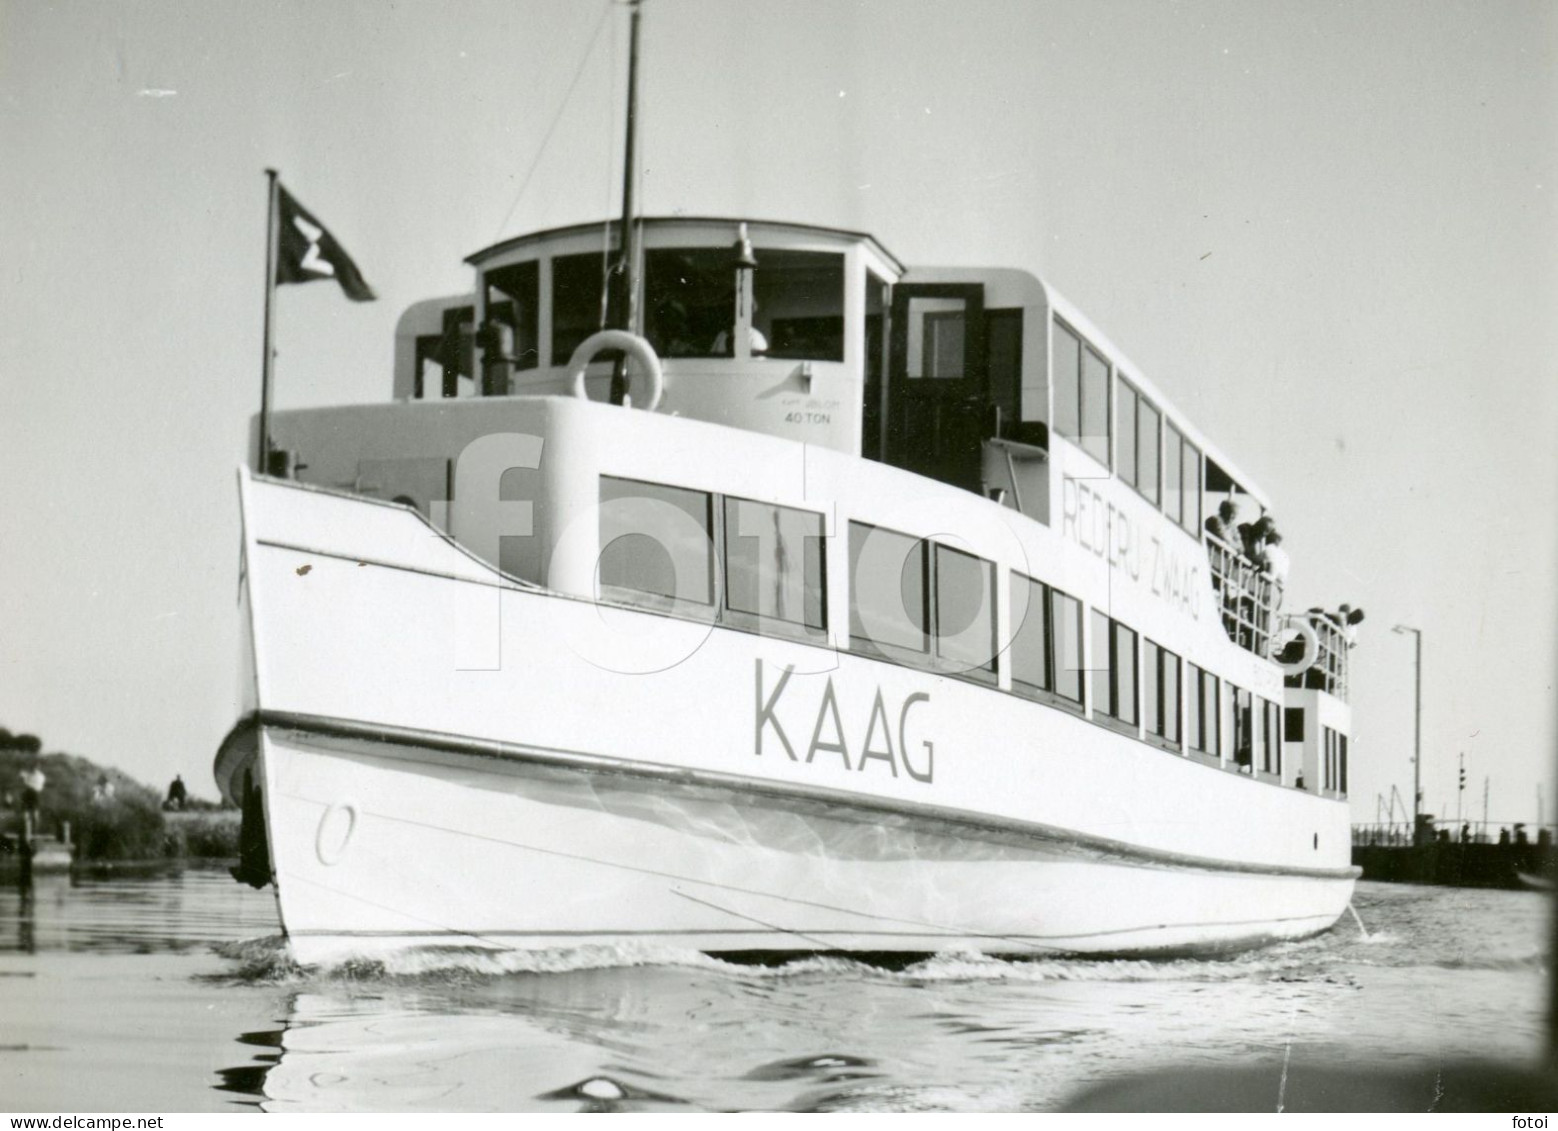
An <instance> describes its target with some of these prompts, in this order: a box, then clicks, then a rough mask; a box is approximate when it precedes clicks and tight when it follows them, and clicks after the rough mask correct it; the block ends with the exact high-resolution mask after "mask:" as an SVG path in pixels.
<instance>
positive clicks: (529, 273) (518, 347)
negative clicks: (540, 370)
mask: <svg viewBox="0 0 1558 1131" xmlns="http://www.w3.org/2000/svg"><path fill="white" fill-rule="evenodd" d="M485 279H486V283H487V327H486V333H485V338H484V341H483V346H484V352H485V353H486V358H485V361H486V364H487V365H488V367H489V368H490V367H492V366H493V365H494V364H501V365H505V366H511V367H513V368H514V369H534V368H535V367H536V366H537V365H539V364H540V363H541V356H540V354H539V353H538V352H537V350H538V348H539V346H538V342H537V326H538V324H539V322H538V320H539V311H540V306H541V269H540V265H539V264H538V263H536V261H535V260H531V261H529V262H528V263H511V264H509V265H508V266H507V267H498V268H495V269H493V270H491V271H488V272H487V273H486V275H485ZM504 391H507V390H504Z"/></svg>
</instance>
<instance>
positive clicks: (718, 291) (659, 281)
mask: <svg viewBox="0 0 1558 1131" xmlns="http://www.w3.org/2000/svg"><path fill="white" fill-rule="evenodd" d="M735 326H736V260H735V256H734V255H733V254H732V252H731V250H730V249H729V248H728V247H678V248H652V249H650V250H648V251H646V252H644V336H645V337H646V338H648V339H649V344H650V345H652V346H654V349H655V352H656V353H657V354H659V355H660V356H661V357H731V356H733V355H734V352H735V351H734V343H735Z"/></svg>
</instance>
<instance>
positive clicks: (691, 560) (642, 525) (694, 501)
mask: <svg viewBox="0 0 1558 1131" xmlns="http://www.w3.org/2000/svg"><path fill="white" fill-rule="evenodd" d="M600 502H601V506H600V546H601V551H600V560H599V564H598V569H599V571H600V572H599V589H600V593H601V595H602V596H606V597H613V598H616V599H618V600H623V601H628V602H631V603H633V604H640V605H647V606H649V607H651V608H658V609H678V610H682V609H685V610H688V611H691V610H693V609H695V608H698V607H706V608H708V609H709V610H710V611H712V606H713V603H714V553H713V545H714V544H713V537H712V534H711V531H712V530H713V497H712V496H711V495H709V494H707V493H705V492H703V491H689V490H687V489H685V488H682V487H668V486H665V485H664V484H660V483H645V482H642V481H639V480H636V479H616V478H612V477H610V476H602V477H601V481H600Z"/></svg>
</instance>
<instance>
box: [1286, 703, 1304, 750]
mask: <svg viewBox="0 0 1558 1131" xmlns="http://www.w3.org/2000/svg"><path fill="white" fill-rule="evenodd" d="M1282 714H1283V716H1284V717H1283V720H1282V729H1283V730H1284V731H1285V732H1286V734H1287V740H1288V741H1289V742H1302V741H1304V709H1303V708H1302V707H1287V708H1285V709H1284V710H1283V712H1282Z"/></svg>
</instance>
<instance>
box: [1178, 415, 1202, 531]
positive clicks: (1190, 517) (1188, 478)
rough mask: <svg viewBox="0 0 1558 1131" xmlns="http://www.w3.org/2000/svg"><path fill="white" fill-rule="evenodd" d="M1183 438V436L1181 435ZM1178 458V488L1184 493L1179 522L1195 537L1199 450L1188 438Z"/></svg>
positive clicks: (1198, 516)
mask: <svg viewBox="0 0 1558 1131" xmlns="http://www.w3.org/2000/svg"><path fill="white" fill-rule="evenodd" d="M1181 439H1182V440H1183V437H1181ZM1181 451H1182V452H1183V453H1184V456H1183V458H1182V459H1181V460H1180V472H1179V488H1180V490H1181V491H1182V492H1183V493H1184V505H1183V506H1182V507H1181V510H1180V518H1179V524H1180V525H1181V526H1183V527H1184V528H1185V529H1186V530H1188V531H1189V532H1190V533H1191V534H1194V535H1195V536H1196V537H1198V538H1199V537H1200V536H1201V450H1200V449H1199V448H1197V447H1196V446H1195V445H1194V444H1192V443H1191V442H1190V441H1189V440H1183V443H1182V445H1181Z"/></svg>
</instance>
